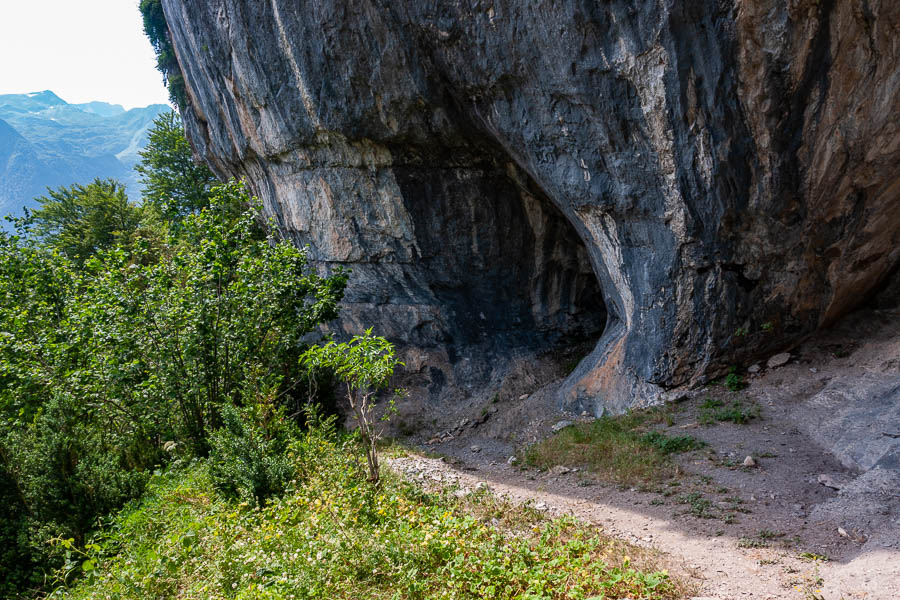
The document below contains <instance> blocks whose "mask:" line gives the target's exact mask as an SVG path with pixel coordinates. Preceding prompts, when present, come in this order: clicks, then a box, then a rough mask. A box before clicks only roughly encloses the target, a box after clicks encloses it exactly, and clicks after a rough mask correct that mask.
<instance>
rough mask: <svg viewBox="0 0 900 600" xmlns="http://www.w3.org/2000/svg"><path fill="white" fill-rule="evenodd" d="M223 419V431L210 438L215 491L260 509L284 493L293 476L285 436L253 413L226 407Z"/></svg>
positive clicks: (211, 469) (210, 466)
mask: <svg viewBox="0 0 900 600" xmlns="http://www.w3.org/2000/svg"><path fill="white" fill-rule="evenodd" d="M222 418H223V425H222V427H221V428H220V429H218V430H216V431H214V432H213V433H212V436H211V437H210V446H211V449H210V453H209V462H208V463H207V464H208V466H209V475H210V479H211V480H212V483H213V485H214V486H215V488H216V489H217V490H218V491H219V492H220V493H221V494H222V495H224V496H225V497H230V498H240V499H242V500H245V501H248V502H253V503H255V504H257V505H262V504H263V503H264V502H265V500H266V499H268V498H269V497H271V496H273V495H275V494H280V493H282V492H284V490H285V489H286V488H287V485H288V483H289V482H290V480H291V478H292V477H293V475H294V465H293V463H292V461H291V460H290V459H289V458H288V457H287V456H286V447H287V443H288V441H289V440H288V437H287V436H286V435H285V433H286V432H284V431H282V432H273V431H272V428H269V429H268V430H267V429H266V428H265V427H263V426H261V425H260V423H258V422H257V421H256V420H255V419H254V418H253V415H252V414H250V411H246V410H245V411H241V410H239V409H237V408H235V407H233V406H228V405H226V406H225V407H223V409H222ZM276 418H278V417H276ZM285 425H286V424H285Z"/></svg>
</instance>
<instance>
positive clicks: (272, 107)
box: [163, 0, 900, 411]
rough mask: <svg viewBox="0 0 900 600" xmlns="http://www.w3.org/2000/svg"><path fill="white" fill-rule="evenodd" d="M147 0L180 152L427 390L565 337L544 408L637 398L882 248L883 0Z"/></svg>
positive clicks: (803, 329) (888, 222)
mask: <svg viewBox="0 0 900 600" xmlns="http://www.w3.org/2000/svg"><path fill="white" fill-rule="evenodd" d="M163 6H164V9H165V13H166V18H167V21H168V24H169V29H170V34H171V38H172V42H173V44H174V46H175V49H176V53H177V56H178V62H179V65H180V67H181V69H182V71H183V73H184V76H185V81H186V83H187V89H188V97H189V105H188V107H187V108H186V114H185V118H186V122H187V126H188V134H189V137H190V139H191V141H192V143H193V144H194V147H195V150H196V151H197V153H198V154H199V155H200V156H201V157H203V158H204V159H205V160H206V161H207V162H208V163H209V164H210V165H211V166H212V167H213V168H214V169H215V170H216V171H217V172H218V173H219V174H220V175H223V176H237V177H244V178H246V179H247V181H248V183H249V184H250V185H251V187H252V189H253V190H254V192H255V193H256V194H257V195H258V196H259V197H260V198H261V199H262V200H263V202H264V205H265V207H266V209H267V211H268V212H269V213H270V214H271V215H273V216H274V217H275V218H276V219H277V220H278V221H279V222H280V224H281V225H282V226H283V227H284V228H285V230H286V231H288V232H290V234H291V235H293V236H294V237H295V238H296V240H297V241H298V242H300V243H307V244H310V246H311V248H312V253H313V256H314V258H315V259H316V260H317V261H319V262H320V263H322V264H323V265H330V264H348V265H350V266H351V267H352V268H353V270H354V276H353V278H352V280H351V287H350V290H349V294H348V307H347V309H346V310H345V313H344V314H345V316H344V318H343V320H342V323H341V326H342V327H343V328H344V329H345V330H347V331H355V330H359V329H361V328H362V327H364V326H374V327H375V328H376V329H377V330H379V331H382V332H384V333H385V334H387V335H388V336H389V337H392V338H393V339H394V340H396V341H399V342H401V343H403V344H404V345H405V348H406V350H405V352H406V359H407V363H408V365H409V367H410V371H411V372H412V373H413V374H415V375H416V376H418V377H419V378H420V379H419V382H420V383H421V384H422V385H423V386H425V387H427V388H428V389H429V390H430V391H431V392H432V394H433V395H435V396H441V395H442V394H448V393H450V392H451V391H457V392H465V393H470V392H472V391H473V390H477V389H479V386H482V385H484V384H485V383H488V382H491V381H494V382H496V381H497V380H498V377H501V376H502V373H503V370H504V368H505V366H504V365H507V364H508V363H509V362H510V361H511V360H513V359H515V358H518V357H523V356H533V355H536V354H539V353H541V352H546V351H548V350H552V349H553V348H555V347H557V346H558V345H560V344H566V343H569V342H571V340H573V339H575V338H577V337H578V336H583V335H586V336H594V337H595V338H596V339H597V343H596V347H595V349H594V351H593V352H592V353H591V354H590V355H589V356H588V357H587V358H585V359H584V360H583V361H581V364H580V365H579V366H578V368H577V369H575V371H574V372H573V373H572V374H571V375H570V376H569V378H568V380H567V381H566V384H565V385H564V386H563V390H562V392H561V396H560V398H559V400H560V402H561V403H562V404H563V405H565V406H567V407H569V408H574V409H576V410H582V409H586V408H590V409H593V410H595V411H597V410H599V409H600V408H601V407H604V406H605V407H608V408H610V409H613V410H622V409H624V408H625V407H628V406H635V405H642V404H646V403H649V402H652V401H654V400H657V399H658V398H659V396H660V394H661V393H663V392H664V390H665V389H667V388H671V387H674V386H678V385H681V384H686V383H693V382H697V381H701V380H703V379H704V378H706V377H709V376H711V375H714V374H717V373H720V372H721V371H722V370H723V369H724V368H726V367H727V366H728V365H730V364H736V363H740V362H742V361H746V360H751V359H754V358H756V357H759V356H763V355H765V354H766V353H769V352H772V351H774V350H775V349H779V348H782V347H785V346H788V345H790V344H791V343H793V342H796V341H797V340H799V339H800V338H802V337H803V336H804V335H806V334H808V333H809V332H811V331H812V330H814V329H816V328H818V327H820V326H823V325H825V324H827V323H829V322H830V321H832V320H834V319H835V318H837V317H839V316H841V315H842V314H844V313H845V312H846V311H848V310H849V309H851V308H852V307H853V306H855V305H856V304H858V303H859V302H861V301H862V300H864V299H865V298H866V297H867V295H868V294H869V293H870V292H871V290H873V289H874V288H875V286H877V285H878V284H879V283H880V282H881V281H882V280H883V279H884V278H885V276H886V274H887V273H888V272H889V271H890V270H891V269H892V268H893V267H894V266H895V265H896V264H897V263H898V258H900V239H898V238H900V204H898V196H900V178H898V175H900V160H898V159H900V130H898V127H900V123H898V119H897V114H898V108H900V95H898V89H900V60H898V59H900V56H898V55H900V44H898V43H897V41H896V40H897V39H900V36H898V33H900V30H898V28H900V4H898V3H896V2H894V1H893V0H868V1H862V2H851V1H849V0H847V1H837V0H823V1H813V0H809V1H806V0H795V1H793V2H783V1H782V0H758V1H753V2H746V1H744V2H729V1H727V0H717V1H713V0H669V1H663V0H658V1H645V2H634V1H633V0H611V1H605V2H587V1H584V0H556V1H552V2H551V1H550V0H518V1H516V2H498V1H491V0H469V1H461V0H457V1H450V0H444V1H440V0H415V1H412V0H354V1H347V2H334V1H331V0H329V1H323V0H309V1H307V2H303V3H296V2H288V1H286V0H270V1H259V2H245V1H242V0H209V1H207V2H202V3H201V2H196V1H191V0H163ZM604 322H605V326H604ZM601 331H602V335H601Z"/></svg>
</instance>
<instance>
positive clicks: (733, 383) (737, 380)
mask: <svg viewBox="0 0 900 600" xmlns="http://www.w3.org/2000/svg"><path fill="white" fill-rule="evenodd" d="M725 387H726V388H727V389H728V390H729V391H731V392H739V391H741V390H742V389H744V388H745V387H747V383H746V382H745V381H744V376H743V375H741V374H740V373H738V372H737V369H736V368H734V367H732V368H731V372H730V373H729V374H728V375H726V376H725Z"/></svg>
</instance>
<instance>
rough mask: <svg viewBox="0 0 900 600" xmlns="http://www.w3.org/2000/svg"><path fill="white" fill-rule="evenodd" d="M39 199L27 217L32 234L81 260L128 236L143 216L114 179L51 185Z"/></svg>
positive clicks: (123, 187)
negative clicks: (66, 185) (83, 183)
mask: <svg viewBox="0 0 900 600" xmlns="http://www.w3.org/2000/svg"><path fill="white" fill-rule="evenodd" d="M37 201H38V203H39V204H40V206H39V207H38V208H36V209H34V210H33V211H31V212H30V213H29V214H28V216H27V217H26V219H25V223H26V224H27V226H28V227H29V228H30V233H31V235H34V236H35V237H36V238H38V239H39V240H41V241H42V242H44V243H46V244H48V245H49V246H52V247H54V248H57V249H58V250H59V251H60V252H62V253H64V254H65V255H66V256H68V257H70V258H72V259H74V260H76V261H78V262H83V261H84V260H85V259H87V257H89V256H91V255H93V254H94V253H96V252H97V251H99V250H103V249H106V248H111V247H112V246H114V245H116V244H118V243H120V242H122V241H124V240H125V239H128V237H129V236H130V235H131V234H132V233H133V232H134V231H135V230H137V228H138V226H139V225H140V223H141V218H142V212H141V209H140V207H139V206H137V205H135V204H133V203H131V202H129V200H128V195H127V194H126V193H125V186H123V185H122V184H121V183H119V182H117V181H115V180H113V179H99V178H98V179H95V180H94V181H93V182H91V183H89V184H87V185H80V184H77V183H76V184H73V185H72V186H71V187H65V186H62V187H60V188H58V189H55V190H50V189H48V190H47V195H46V196H41V197H40V198H37Z"/></svg>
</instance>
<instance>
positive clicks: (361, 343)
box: [301, 328, 403, 483]
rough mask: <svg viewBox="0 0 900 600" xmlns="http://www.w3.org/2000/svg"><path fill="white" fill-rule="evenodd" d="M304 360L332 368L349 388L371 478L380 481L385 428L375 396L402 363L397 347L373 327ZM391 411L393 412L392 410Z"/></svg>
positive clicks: (319, 349) (316, 349)
mask: <svg viewBox="0 0 900 600" xmlns="http://www.w3.org/2000/svg"><path fill="white" fill-rule="evenodd" d="M301 361H302V362H303V364H304V365H305V366H306V367H307V368H308V369H317V368H323V367H324V368H329V369H332V370H334V373H335V376H336V377H337V378H338V379H339V380H340V381H342V382H343V383H344V385H345V386H346V387H347V400H348V401H349V403H350V408H351V409H352V410H353V416H354V418H355V419H356V423H357V425H358V427H359V429H358V431H359V435H360V439H361V441H362V446H363V451H364V452H365V455H366V463H367V465H368V469H369V481H373V482H375V483H378V480H379V477H380V473H379V465H378V440H379V439H380V438H381V435H382V433H383V432H382V431H381V430H380V429H379V428H378V423H377V419H376V418H375V398H376V395H377V394H378V392H380V391H381V390H383V389H385V388H386V387H387V385H388V382H389V381H390V379H391V376H392V375H393V374H394V368H395V367H397V366H399V365H402V364H403V363H401V362H400V361H399V360H397V359H396V357H395V356H394V346H393V344H391V343H390V342H388V341H387V340H386V339H384V338H383V337H379V336H375V335H372V329H371V328H369V329H367V330H366V332H365V333H364V334H363V335H357V336H354V337H353V339H351V340H350V341H349V342H345V343H340V344H338V343H335V342H333V341H330V342H328V343H326V344H324V345H322V346H313V347H312V348H310V349H309V350H307V351H306V353H304V355H303V357H302V358H301ZM388 414H389V413H388Z"/></svg>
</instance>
